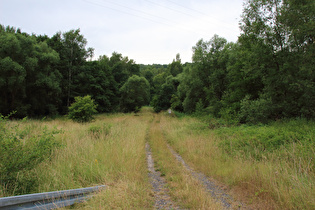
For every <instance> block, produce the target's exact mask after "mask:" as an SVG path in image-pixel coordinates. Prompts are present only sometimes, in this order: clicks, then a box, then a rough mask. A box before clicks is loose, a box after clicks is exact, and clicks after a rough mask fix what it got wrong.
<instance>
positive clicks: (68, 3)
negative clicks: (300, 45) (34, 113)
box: [0, 0, 243, 64]
mask: <svg viewBox="0 0 315 210" xmlns="http://www.w3.org/2000/svg"><path fill="white" fill-rule="evenodd" d="M242 8H243V0H128V1H127V0H0V24H2V25H5V26H7V25H10V26H14V27H17V28H21V30H22V31H23V32H27V33H30V34H31V33H35V34H38V35H40V34H42V35H43V34H46V35H48V36H49V37H51V36H53V35H54V34H55V33H56V32H58V31H61V32H67V31H69V30H71V29H77V28H80V29H81V33H82V34H83V35H84V37H85V38H86V39H87V41H88V46H87V47H93V48H94V49H95V57H96V58H98V56H100V55H107V56H110V55H111V54H112V52H114V51H115V52H118V53H121V54H122V55H123V56H128V57H129V59H134V60H135V61H136V63H138V64H153V63H156V64H168V63H171V62H172V60H173V59H174V58H175V56H176V54H177V53H180V56H181V59H182V62H183V63H185V62H191V57H192V47H193V46H195V44H196V43H197V41H198V40H200V39H204V40H210V39H211V37H212V36H213V35H214V34H218V35H219V36H221V37H224V38H226V39H227V40H228V41H233V42H235V41H236V40H237V37H238V35H239V34H240V30H239V25H238V23H239V21H240V16H241V14H242Z"/></svg>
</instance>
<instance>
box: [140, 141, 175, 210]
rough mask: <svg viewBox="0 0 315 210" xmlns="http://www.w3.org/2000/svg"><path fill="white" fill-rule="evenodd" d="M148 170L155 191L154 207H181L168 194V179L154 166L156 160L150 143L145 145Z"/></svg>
mask: <svg viewBox="0 0 315 210" xmlns="http://www.w3.org/2000/svg"><path fill="white" fill-rule="evenodd" d="M145 150H146V155H147V162H148V170H149V177H150V179H151V180H150V182H151V185H152V187H153V192H154V198H155V203H154V209H179V208H178V207H177V206H176V205H175V204H174V203H173V202H172V200H171V197H170V196H169V195H168V189H167V188H166V186H165V185H166V181H165V180H164V178H163V177H162V176H161V172H159V171H156V170H155V168H154V160H153V158H152V152H151V148H150V145H149V143H146V145H145Z"/></svg>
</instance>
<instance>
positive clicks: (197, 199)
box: [148, 115, 222, 209]
mask: <svg viewBox="0 0 315 210" xmlns="http://www.w3.org/2000/svg"><path fill="white" fill-rule="evenodd" d="M160 117H161V116H160V115H158V116H156V118H155V120H154V122H153V123H152V125H151V127H150V129H149V135H148V140H149V143H150V145H151V149H152V156H153V159H154V160H155V161H156V162H155V167H157V170H160V171H161V174H162V175H163V176H165V179H166V182H167V185H168V187H169V193H170V195H171V197H172V198H173V199H174V201H176V202H177V204H178V205H179V206H181V207H182V208H185V209H222V206H221V204H219V203H217V202H216V201H215V200H214V199H213V198H212V197H211V195H210V194H209V193H207V192H206V190H205V189H204V188H203V186H202V185H201V183H199V182H198V181H197V180H196V179H195V178H193V177H192V176H191V175H190V173H189V172H188V171H187V170H185V169H184V168H183V166H182V165H181V164H180V163H179V162H178V161H177V160H176V158H175V157H174V156H173V154H172V153H171V151H170V150H169V149H168V147H167V142H166V140H165V138H164V136H163V133H162V132H161V128H160V126H162V124H161V123H162V122H160Z"/></svg>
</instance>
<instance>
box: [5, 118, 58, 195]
mask: <svg viewBox="0 0 315 210" xmlns="http://www.w3.org/2000/svg"><path fill="white" fill-rule="evenodd" d="M7 121H8V120H7V117H3V116H2V115H1V114H0V188H1V189H2V191H3V192H2V194H4V195H14V194H25V193H30V192H32V190H33V189H34V188H35V187H36V185H37V178H36V176H35V174H34V170H33V169H34V168H35V167H36V166H37V165H38V164H39V163H41V162H43V161H44V160H48V159H50V157H51V154H52V151H53V149H54V148H56V147H60V145H61V144H59V143H58V142H57V141H56V140H55V137H54V135H53V134H55V133H57V132H58V131H57V130H52V131H50V130H48V129H47V128H46V127H45V128H43V129H42V130H43V131H42V132H41V133H40V134H36V135H35V134H33V135H32V134H31V128H30V126H24V127H22V126H21V125H20V123H18V124H17V125H14V126H13V125H12V126H11V125H10V124H9V123H7ZM21 127H22V128H21ZM1 189H0V190H1Z"/></svg>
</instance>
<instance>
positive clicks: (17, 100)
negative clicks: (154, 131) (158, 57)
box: [0, 26, 149, 117]
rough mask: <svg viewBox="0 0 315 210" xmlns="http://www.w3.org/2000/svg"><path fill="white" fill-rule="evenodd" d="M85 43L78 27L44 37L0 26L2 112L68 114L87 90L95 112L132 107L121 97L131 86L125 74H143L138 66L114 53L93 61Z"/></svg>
mask: <svg viewBox="0 0 315 210" xmlns="http://www.w3.org/2000/svg"><path fill="white" fill-rule="evenodd" d="M86 44H87V40H86V39H85V38H84V36H83V35H82V34H81V33H80V29H77V30H70V31H68V32H65V33H61V32H57V33H56V34H55V35H53V36H52V37H48V36H46V35H39V36H37V35H34V34H32V35H29V34H27V33H22V32H21V30H20V29H15V28H14V27H10V26H7V27H4V26H0V45H1V48H0V88H1V90H2V91H1V93H0V97H1V103H0V113H2V114H3V115H8V114H9V113H10V112H12V111H16V114H15V116H18V117H24V116H32V117H36V116H42V115H57V114H66V113H67V110H68V107H69V105H70V104H71V103H72V102H73V101H74V97H76V96H85V95H90V96H91V97H92V98H93V99H94V100H95V102H96V103H97V104H98V111H99V112H115V111H120V110H123V111H131V110H128V109H127V108H126V107H124V104H126V103H127V102H125V100H127V98H126V97H121V96H123V94H124V93H123V91H129V90H126V84H125V83H126V82H127V80H128V79H129V78H130V80H132V79H133V80H137V81H138V80H139V79H140V80H141V79H142V80H143V79H144V78H140V67H139V65H137V64H136V63H135V62H134V61H133V60H131V59H128V57H123V56H122V55H121V54H119V53H116V52H114V53H112V55H111V57H107V56H105V55H103V56H100V57H99V58H98V60H97V61H91V60H90V58H92V56H93V51H94V50H93V49H92V48H86ZM132 76H134V77H132ZM130 82H131V81H129V83H130ZM144 85H147V86H148V84H147V83H145V84H144ZM147 86H145V87H143V86H142V87H140V88H142V89H143V90H146V89H148V88H149V87H147ZM121 88H123V89H122V91H121V90H120V89H121ZM141 91H142V90H141ZM148 100H149V98H148V96H146V100H144V101H143V102H142V103H141V104H138V106H142V105H145V104H149V101H148ZM127 104H128V103H127Z"/></svg>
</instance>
